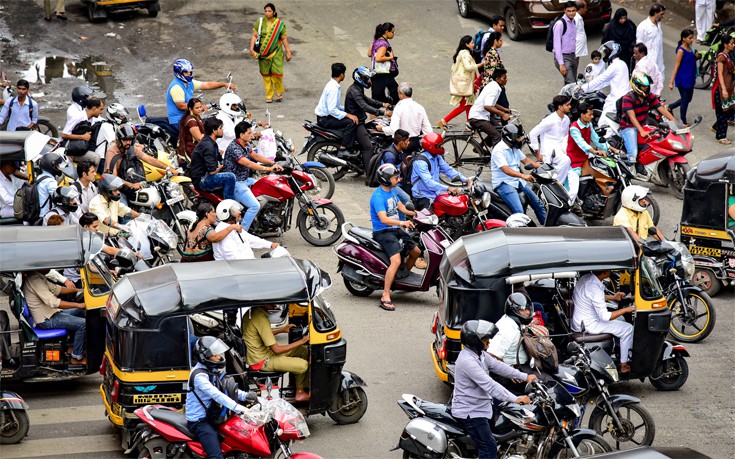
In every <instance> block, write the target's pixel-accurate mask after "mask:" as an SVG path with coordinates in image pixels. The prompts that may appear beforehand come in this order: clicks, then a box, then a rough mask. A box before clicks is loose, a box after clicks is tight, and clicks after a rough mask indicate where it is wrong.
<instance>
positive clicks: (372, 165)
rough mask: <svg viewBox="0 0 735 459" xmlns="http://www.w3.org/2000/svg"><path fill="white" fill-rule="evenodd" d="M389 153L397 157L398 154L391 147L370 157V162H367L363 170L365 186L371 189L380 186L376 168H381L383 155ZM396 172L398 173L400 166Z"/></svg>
mask: <svg viewBox="0 0 735 459" xmlns="http://www.w3.org/2000/svg"><path fill="white" fill-rule="evenodd" d="M389 151H390V152H391V153H393V154H395V155H396V156H399V155H398V152H397V151H395V149H394V148H393V145H391V146H390V147H388V148H386V149H385V150H383V151H380V152H378V153H377V154H375V155H373V156H371V157H370V161H369V162H368V167H367V169H366V170H365V185H367V186H369V187H371V188H377V187H378V186H380V183H378V168H379V167H380V166H381V164H382V162H383V158H384V157H385V154H386V153H388V152H389ZM398 170H399V172H400V165H399V166H398Z"/></svg>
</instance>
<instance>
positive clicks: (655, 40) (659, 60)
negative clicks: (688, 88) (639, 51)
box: [635, 3, 666, 75]
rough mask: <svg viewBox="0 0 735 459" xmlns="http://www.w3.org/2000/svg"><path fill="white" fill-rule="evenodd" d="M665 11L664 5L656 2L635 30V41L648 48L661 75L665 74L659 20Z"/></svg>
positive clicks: (662, 36) (662, 37)
mask: <svg viewBox="0 0 735 459" xmlns="http://www.w3.org/2000/svg"><path fill="white" fill-rule="evenodd" d="M665 13H666V7H665V6H663V5H662V4H660V3H656V4H655V5H653V6H652V7H651V9H650V10H649V11H648V18H646V19H644V20H643V21H641V23H640V24H638V28H637V29H636V32H635V41H636V43H643V44H644V45H646V47H647V48H648V54H649V55H650V56H651V59H653V61H654V62H655V63H656V66H657V67H658V70H659V71H660V72H661V75H665V74H666V68H665V67H664V32H663V30H661V21H662V20H663V18H664V14H665Z"/></svg>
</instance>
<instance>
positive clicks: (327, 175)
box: [304, 167, 337, 199]
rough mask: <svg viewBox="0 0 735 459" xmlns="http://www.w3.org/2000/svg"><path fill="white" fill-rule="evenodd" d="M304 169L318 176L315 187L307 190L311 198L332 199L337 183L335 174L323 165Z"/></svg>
mask: <svg viewBox="0 0 735 459" xmlns="http://www.w3.org/2000/svg"><path fill="white" fill-rule="evenodd" d="M304 169H305V171H306V172H307V173H309V174H311V175H313V176H314V177H316V180H317V183H315V184H314V185H315V187H314V188H312V189H311V190H307V191H306V193H307V194H308V195H309V196H311V199H331V197H332V196H333V195H334V189H335V188H336V186H337V185H336V183H334V176H333V175H332V173H331V172H329V169H327V168H321V167H310V168H304Z"/></svg>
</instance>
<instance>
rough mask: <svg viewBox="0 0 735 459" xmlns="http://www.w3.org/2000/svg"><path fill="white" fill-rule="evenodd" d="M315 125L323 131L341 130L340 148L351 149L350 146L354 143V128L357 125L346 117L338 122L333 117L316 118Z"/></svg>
mask: <svg viewBox="0 0 735 459" xmlns="http://www.w3.org/2000/svg"><path fill="white" fill-rule="evenodd" d="M316 124H317V125H319V126H321V127H323V128H324V129H340V130H342V133H343V134H342V143H341V145H340V146H341V147H345V148H352V145H353V144H354V143H355V128H356V127H357V125H356V124H355V122H354V121H352V120H351V119H349V118H347V117H344V118H342V119H341V120H340V119H337V118H335V117H333V116H318V117H317V118H316Z"/></svg>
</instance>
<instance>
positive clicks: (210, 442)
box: [187, 419, 224, 459]
mask: <svg viewBox="0 0 735 459" xmlns="http://www.w3.org/2000/svg"><path fill="white" fill-rule="evenodd" d="M187 427H188V428H189V430H190V431H191V433H193V434H194V437H196V439H197V440H198V441H199V443H201V444H202V447H203V448H204V451H206V452H207V458H208V459H224V455H223V454H222V447H221V446H220V444H219V436H218V435H217V429H215V428H214V426H212V425H211V424H210V423H208V422H207V420H206V419H200V420H199V421H196V422H191V421H188V422H187Z"/></svg>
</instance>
